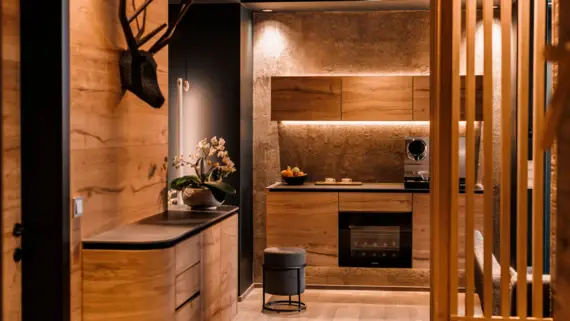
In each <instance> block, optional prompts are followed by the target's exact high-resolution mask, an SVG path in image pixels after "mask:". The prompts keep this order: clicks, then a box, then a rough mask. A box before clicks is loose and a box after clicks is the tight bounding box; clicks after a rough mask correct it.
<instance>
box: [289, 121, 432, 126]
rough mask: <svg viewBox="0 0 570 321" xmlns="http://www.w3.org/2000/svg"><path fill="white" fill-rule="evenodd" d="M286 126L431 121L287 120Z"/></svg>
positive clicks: (391, 123)
mask: <svg viewBox="0 0 570 321" xmlns="http://www.w3.org/2000/svg"><path fill="white" fill-rule="evenodd" d="M281 124H284V125H429V121H411V120H410V121H344V120H336V121H335V120H333V121H315V120H313V121H304V120H299V121H297V120H286V121H281Z"/></svg>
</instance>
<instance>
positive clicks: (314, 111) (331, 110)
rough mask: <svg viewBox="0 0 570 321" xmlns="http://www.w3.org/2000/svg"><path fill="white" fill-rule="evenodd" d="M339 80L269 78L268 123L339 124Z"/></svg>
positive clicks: (328, 78) (325, 78)
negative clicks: (275, 121) (306, 122)
mask: <svg viewBox="0 0 570 321" xmlns="http://www.w3.org/2000/svg"><path fill="white" fill-rule="evenodd" d="M340 104H341V77H272V78H271V120H277V121H279V120H329V121H334V120H341V118H340V115H341V107H340Z"/></svg>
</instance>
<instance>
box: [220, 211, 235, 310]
mask: <svg viewBox="0 0 570 321" xmlns="http://www.w3.org/2000/svg"><path fill="white" fill-rule="evenodd" d="M238 230H239V228H238V216H237V215H234V216H232V217H230V218H228V219H226V220H224V221H222V222H221V223H220V234H221V237H220V253H221V259H220V260H221V267H220V268H221V270H220V273H221V288H220V291H221V302H220V305H221V306H220V308H221V314H220V316H221V320H224V321H226V320H227V321H229V320H232V319H233V318H234V317H235V316H236V315H237V313H238V270H239V266H238Z"/></svg>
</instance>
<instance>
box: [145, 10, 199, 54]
mask: <svg viewBox="0 0 570 321" xmlns="http://www.w3.org/2000/svg"><path fill="white" fill-rule="evenodd" d="M193 2H194V1H193V0H184V1H183V3H182V7H181V8H180V11H179V12H178V15H176V17H175V18H174V20H173V21H171V22H170V25H169V26H168V30H166V32H165V33H164V35H162V37H160V39H158V41H157V42H156V43H155V44H154V45H153V46H152V47H151V48H150V50H149V52H151V53H152V54H155V53H157V52H158V51H160V49H162V48H164V46H166V45H167V44H168V42H169V41H170V38H171V37H172V34H173V33H174V30H175V29H176V26H178V24H179V23H180V21H181V20H182V18H183V17H184V15H185V14H186V12H187V11H188V9H189V8H190V6H191V5H192V3H193Z"/></svg>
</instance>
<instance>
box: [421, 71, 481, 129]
mask: <svg viewBox="0 0 570 321" xmlns="http://www.w3.org/2000/svg"><path fill="white" fill-rule="evenodd" d="M466 92H467V83H466V81H465V77H464V76H462V77H461V107H460V108H461V109H460V110H461V114H460V118H461V120H465V118H466V114H465V106H466V104H465V103H466V98H467V93H466ZM475 97H476V99H475V120H483V76H476V77H475ZM429 100H430V79H429V76H414V117H413V118H414V120H422V121H429V120H430V118H429V104H430V102H429Z"/></svg>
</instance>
